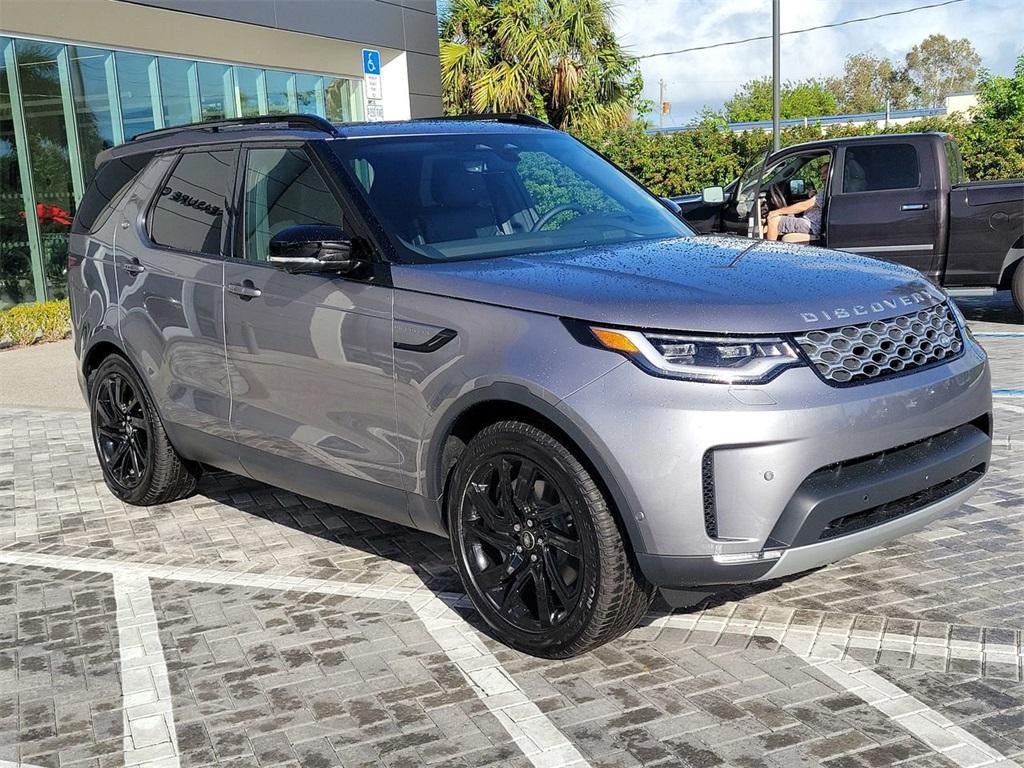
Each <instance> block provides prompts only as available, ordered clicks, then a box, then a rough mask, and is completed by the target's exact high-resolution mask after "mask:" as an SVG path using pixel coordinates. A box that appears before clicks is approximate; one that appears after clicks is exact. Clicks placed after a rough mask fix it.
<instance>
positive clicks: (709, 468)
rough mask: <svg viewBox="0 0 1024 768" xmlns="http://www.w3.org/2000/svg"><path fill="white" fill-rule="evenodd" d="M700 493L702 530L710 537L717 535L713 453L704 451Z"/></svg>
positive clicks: (701, 465)
mask: <svg viewBox="0 0 1024 768" xmlns="http://www.w3.org/2000/svg"><path fill="white" fill-rule="evenodd" d="M700 479H701V493H702V496H703V498H704V531H705V532H706V533H707V535H708V536H710V537H711V538H715V537H717V536H718V511H717V510H716V509H715V454H714V451H705V453H704V459H703V460H702V461H701V464H700Z"/></svg>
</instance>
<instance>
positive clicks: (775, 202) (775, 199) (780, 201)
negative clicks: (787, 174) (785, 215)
mask: <svg viewBox="0 0 1024 768" xmlns="http://www.w3.org/2000/svg"><path fill="white" fill-rule="evenodd" d="M768 198H769V199H770V200H771V203H772V210H773V211H774V210H778V209H779V208H785V207H786V195H785V194H784V193H783V191H782V189H781V188H780V186H779V185H778V184H772V185H771V186H770V187H769V188H768Z"/></svg>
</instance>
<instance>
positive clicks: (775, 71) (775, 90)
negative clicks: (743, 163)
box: [772, 0, 782, 152]
mask: <svg viewBox="0 0 1024 768" xmlns="http://www.w3.org/2000/svg"><path fill="white" fill-rule="evenodd" d="M779 2H780V0H772V147H773V148H774V151H775V152H778V151H779V149H780V148H781V146H782V139H781V136H780V135H779V114H780V111H781V103H780V98H779V58H780V51H779V37H780V36H779Z"/></svg>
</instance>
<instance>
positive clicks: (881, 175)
mask: <svg viewBox="0 0 1024 768" xmlns="http://www.w3.org/2000/svg"><path fill="white" fill-rule="evenodd" d="M920 177H921V170H920V168H919V167H918V164H917V150H916V149H914V145H913V144H874V145H869V146H863V147H848V148H847V150H846V167H845V168H844V170H843V192H872V191H876V190H880V189H912V188H914V187H917V186H918V185H919V184H920V181H921V178H920Z"/></svg>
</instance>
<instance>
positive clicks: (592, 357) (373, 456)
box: [69, 115, 992, 658]
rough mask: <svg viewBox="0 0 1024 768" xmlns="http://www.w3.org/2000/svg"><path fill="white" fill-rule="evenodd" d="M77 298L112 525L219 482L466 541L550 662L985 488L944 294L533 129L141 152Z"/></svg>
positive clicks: (965, 337)
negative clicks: (211, 470) (690, 200)
mask: <svg viewBox="0 0 1024 768" xmlns="http://www.w3.org/2000/svg"><path fill="white" fill-rule="evenodd" d="M69 280H70V286H71V299H72V310H73V327H74V335H75V347H76V351H77V354H78V359H79V376H80V380H81V385H82V388H83V391H84V392H85V394H86V397H87V398H88V401H89V405H90V408H91V411H92V426H93V434H94V438H95V445H96V452H97V454H98V456H99V461H100V464H101V465H102V468H103V475H104V477H105V479H106V481H107V484H108V485H109V487H110V489H111V491H112V492H113V493H114V494H115V495H116V496H117V497H118V498H120V499H122V500H124V501H125V502H127V503H130V504H140V505H145V504H161V503H166V502H169V501H173V500H175V499H178V498H181V497H184V496H187V495H188V494H191V493H193V492H194V491H195V489H196V487H197V480H198V478H199V475H200V472H201V470H202V468H203V467H206V466H210V467H217V468H220V469H222V470H226V471H229V472H235V473H238V474H240V475H247V476H249V477H251V478H254V479H257V480H260V481H262V482H265V483H269V484H271V485H274V486H279V487H281V488H285V489H288V490H290V491H293V492H296V493H300V494H304V495H306V496H310V497H314V498H317V499H322V500H324V501H326V502H330V503H334V504H339V505H342V506H344V507H347V508H349V509H352V510H357V511H358V512H362V513H364V514H367V515H372V516H375V517H379V518H384V519H386V520H390V521H394V522H396V523H401V524H403V525H407V526H412V527H414V528H417V529H419V530H422V531H427V532H430V533H435V534H439V535H441V536H446V537H448V538H449V539H450V541H451V546H452V552H453V555H454V559H455V563H456V566H457V568H458V570H459V573H460V574H461V576H462V579H463V581H464V582H465V588H466V591H467V592H468V593H469V596H470V597H471V598H472V600H473V603H474V605H475V606H476V607H477V609H478V610H479V612H480V615H481V616H482V617H483V618H484V620H486V622H487V623H488V624H489V625H490V627H491V628H492V629H493V631H494V633H495V635H496V636H497V637H498V638H500V639H501V640H503V641H505V642H507V643H508V644H509V645H511V646H513V647H515V648H518V649H521V650H523V651H526V652H528V653H531V654H536V655H539V656H546V657H552V658H559V657H569V656H573V655H575V654H578V653H581V652H584V651H586V650H588V649H591V648H594V647H595V646H597V645H600V644H601V643H604V642H607V641H608V640H610V639H612V638H615V637H617V636H618V635H620V634H622V633H623V632H625V631H626V630H628V629H630V628H631V627H632V626H633V625H634V624H635V623H636V622H637V621H638V620H639V619H640V618H641V616H643V614H644V613H645V611H647V609H648V608H649V606H650V603H651V600H652V597H653V595H654V592H655V589H656V588H660V589H661V590H662V592H663V593H664V595H665V597H666V598H667V599H668V600H669V601H670V602H672V603H675V604H684V603H686V602H687V601H691V600H693V599H694V597H695V596H696V595H700V594H704V593H707V592H708V591H710V590H712V589H714V588H716V587H720V586H721V585H729V584H743V583H750V582H758V581H767V580H774V579H779V578H780V577H785V576H789V575H791V574H795V573H799V572H802V571H806V570H808V569H811V568H816V567H819V566H822V565H825V564H826V563H831V562H833V561H835V560H838V559H840V558H843V557H846V556H847V555H850V554H853V553H856V552H860V551H863V550H866V549H869V548H872V547H876V546H878V545H880V544H882V543H884V542H886V541H888V540H890V539H892V538H894V537H896V536H900V535H902V534H904V533H906V532H908V531H911V530H914V529H916V528H919V527H921V526H923V525H925V524H926V523H928V522H929V521H930V520H933V519H934V518H935V517H937V516H938V515H941V514H943V513H944V512H947V511H949V510H952V509H955V508H956V507H958V506H959V505H960V504H962V503H963V502H964V500H965V499H966V498H967V497H968V496H969V495H970V494H971V493H972V492H973V491H974V490H975V489H976V488H977V487H978V484H979V483H980V482H981V479H982V477H983V475H984V473H985V471H986V468H987V466H988V462H989V456H990V436H991V433H992V422H991V410H992V409H991V388H990V383H989V370H988V365H987V361H986V357H985V353H984V352H983V351H982V349H981V347H980V346H979V345H978V344H977V342H976V341H975V340H974V339H973V338H972V337H971V335H970V332H969V331H968V330H967V327H966V324H965V323H964V321H963V318H962V317H961V316H960V314H959V312H958V311H957V309H956V307H955V305H954V304H953V303H952V302H951V301H950V300H949V299H948V297H947V296H946V295H945V294H944V293H943V292H942V291H941V290H940V289H939V288H937V287H935V286H934V285H932V284H930V283H929V282H928V281H927V280H925V279H924V278H923V277H922V276H921V275H920V274H919V273H917V272H915V271H913V270H911V269H909V268H905V267H900V266H895V265H891V264H886V263H883V262H880V261H875V260H872V259H870V258H864V257H856V256H851V255H848V254H838V253H834V252H830V251H827V250H821V249H815V248H810V247H802V246H796V247H793V246H787V245H786V244H782V243H766V242H753V243H752V242H750V241H749V240H745V239H743V238H738V237H730V236H695V235H694V234H693V232H692V231H691V230H690V229H688V228H687V226H686V225H685V224H684V223H683V222H682V220H681V219H680V218H679V217H678V216H677V215H676V213H675V212H674V211H673V210H672V209H671V205H670V204H669V203H667V202H665V201H662V200H659V199H658V198H657V197H654V196H653V195H651V194H650V193H649V192H647V191H646V190H645V189H644V188H643V187H642V186H640V185H639V184H637V183H636V182H635V181H634V180H632V179H631V178H630V177H628V176H627V175H625V174H624V173H622V172H621V171H619V170H618V169H617V168H616V167H615V166H613V165H611V164H610V163H608V162H607V161H606V160H604V159H603V158H602V157H601V156H600V155H598V154H597V153H595V152H594V151H592V150H590V149H589V148H587V147H586V146H585V145H583V144H581V143H580V142H578V141H576V140H574V139H573V138H571V137H569V136H567V135H566V134H563V133H560V132H558V131H555V130H553V129H551V128H550V127H549V126H547V125H545V124H543V123H540V122H539V121H536V120H533V119H531V118H525V117H521V116H515V115H508V116H488V117H487V118H486V119H471V118H461V119H438V120H427V121H409V122H395V123H375V124H362V125H342V126H336V125H331V124H329V123H327V122H325V121H323V120H320V119H317V118H313V117H309V116H283V117H277V118H259V119H255V120H234V121H224V122H216V123H206V124H201V125H192V126H184V127H179V128H173V129H166V130H160V131H155V132H152V133H149V134H145V135H141V136H138V137H136V138H135V139H134V140H132V141H130V142H128V143H127V144H125V145H123V146H119V147H116V148H114V149H110V150H107V151H105V152H103V153H102V154H101V155H100V157H99V159H98V160H97V166H96V171H95V174H94V176H93V178H92V180H91V182H90V184H89V187H88V191H87V193H86V195H85V198H84V200H83V202H82V205H81V207H80V210H79V211H78V213H77V215H76V218H75V222H74V227H73V233H72V238H71V248H70V258H69Z"/></svg>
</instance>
